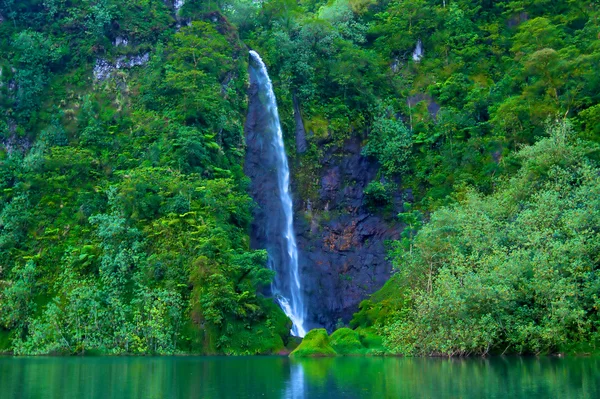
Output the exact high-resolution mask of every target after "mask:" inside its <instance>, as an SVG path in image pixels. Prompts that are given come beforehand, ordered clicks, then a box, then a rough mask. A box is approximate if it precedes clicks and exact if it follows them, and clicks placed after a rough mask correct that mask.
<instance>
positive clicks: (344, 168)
mask: <svg viewBox="0 0 600 399" xmlns="http://www.w3.org/2000/svg"><path fill="white" fill-rule="evenodd" d="M321 162H322V166H323V167H322V170H321V172H322V173H321V180H320V183H321V188H320V190H319V199H318V201H316V203H310V204H309V203H308V202H307V201H305V202H300V201H297V202H296V208H297V209H296V218H295V224H296V236H297V240H298V247H299V249H300V254H299V257H300V270H301V272H302V278H303V283H304V290H305V292H306V298H307V299H308V305H307V308H308V316H307V322H308V325H307V326H308V327H311V328H313V327H317V326H322V327H325V328H327V329H328V330H330V331H331V330H333V329H334V328H335V325H336V323H337V321H338V320H339V319H341V320H342V321H343V322H344V323H348V322H349V321H350V319H351V318H352V315H353V314H354V313H355V312H356V311H357V310H358V304H359V303H360V302H361V301H362V300H363V299H365V298H366V297H367V296H368V295H369V294H371V293H373V292H374V291H376V290H377V289H379V288H381V286H382V285H383V284H384V283H385V281H386V280H387V279H388V278H389V276H390V272H391V264H390V263H389V262H388V261H387V260H386V249H385V246H384V242H385V241H386V240H390V239H397V238H398V237H399V233H400V226H399V225H398V223H396V222H395V221H393V220H386V218H384V217H383V216H382V215H380V214H378V213H379V212H377V210H376V209H375V210H374V209H369V208H368V207H367V204H366V198H365V195H364V193H363V190H364V188H365V187H366V185H367V184H368V183H369V182H370V181H371V180H373V179H374V178H375V177H376V175H377V170H378V168H379V167H378V165H377V164H376V163H375V162H374V161H372V160H370V159H368V158H366V157H364V156H362V155H361V146H360V139H359V138H353V139H350V140H348V141H347V142H346V143H345V144H344V146H343V147H341V148H331V149H330V150H329V151H328V152H327V153H326V155H325V157H324V159H322V160H321ZM395 202H396V206H397V207H398V208H399V203H400V202H401V201H400V198H397V199H396V201H395ZM399 210H400V209H398V210H397V211H394V212H392V214H394V215H395V214H396V213H398V211H399Z"/></svg>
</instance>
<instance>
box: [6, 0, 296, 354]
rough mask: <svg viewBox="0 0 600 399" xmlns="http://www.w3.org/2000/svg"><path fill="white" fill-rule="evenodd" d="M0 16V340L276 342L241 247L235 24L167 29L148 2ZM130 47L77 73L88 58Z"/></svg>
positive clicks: (31, 9)
mask: <svg viewBox="0 0 600 399" xmlns="http://www.w3.org/2000/svg"><path fill="white" fill-rule="evenodd" d="M192 3H193V2H192ZM192 3H190V4H186V7H185V10H182V12H183V11H185V12H189V13H191V14H194V12H195V10H194V7H196V6H194V4H192ZM196 11H198V10H196ZM0 13H1V14H2V16H4V17H7V16H8V17H9V18H11V19H12V20H13V22H12V23H10V24H6V23H0V30H2V32H3V34H2V35H0V37H2V39H0V49H2V50H6V51H3V52H2V55H1V56H0V68H1V71H2V72H1V75H0V104H2V112H1V113H0V133H1V135H2V145H3V151H2V152H1V153H0V186H1V190H2V191H1V192H0V194H1V196H2V207H0V259H1V264H2V269H0V334H1V337H2V351H4V350H6V349H9V348H8V347H10V350H12V351H13V352H14V353H16V354H23V355H28V354H50V353H56V354H85V353H105V354H124V353H135V354H150V353H154V354H174V353H180V352H184V351H187V352H196V353H226V354H256V353H274V352H278V351H280V350H282V349H283V348H284V346H285V343H286V342H287V339H288V336H289V329H290V324H289V323H290V322H289V320H288V319H287V317H285V315H284V314H283V312H282V311H281V310H280V309H279V308H278V307H277V306H276V305H275V304H274V303H273V301H272V300H271V299H269V298H265V297H263V295H262V294H261V292H262V291H263V288H264V287H265V286H268V285H269V284H270V282H271V279H272V277H273V272H272V271H270V270H269V269H267V268H266V254H265V252H264V251H253V250H250V248H249V238H248V227H249V224H250V221H251V210H252V206H253V204H252V201H251V199H250V197H249V196H248V195H247V192H246V188H247V181H246V178H245V177H244V176H243V173H242V167H241V163H242V162H241V161H242V158H243V129H242V126H243V121H244V118H245V112H246V106H245V89H246V88H245V84H246V78H245V75H246V73H245V64H244V62H243V60H242V59H241V58H240V56H239V52H240V49H241V46H240V43H239V40H238V38H237V36H236V33H235V28H234V27H233V26H231V25H229V24H228V23H227V22H226V21H225V20H224V19H221V18H217V22H216V23H215V22H213V20H212V18H208V17H207V18H206V21H205V20H204V16H203V14H202V13H199V14H198V15H200V18H197V19H199V20H194V21H192V23H191V24H190V25H189V26H184V27H183V28H181V29H180V30H178V31H176V30H175V26H174V25H175V20H174V18H173V15H171V9H170V8H169V7H167V6H166V5H165V4H164V3H163V2H155V1H152V2H148V1H133V2H125V3H123V2H117V1H113V0H102V1H83V2H79V3H78V4H70V3H65V2H63V1H54V0H47V1H44V2H32V1H24V2H18V3H17V2H0ZM4 33H7V35H6V36H5V35H4ZM117 37H119V38H121V39H123V38H124V39H127V41H128V44H127V45H126V46H123V45H121V46H117V45H116V42H115V41H114V40H115V39H116V38H117ZM9 49H10V51H9ZM145 52H148V53H150V54H151V57H150V61H149V62H148V63H147V64H146V65H144V66H142V67H136V68H121V69H118V70H115V71H113V73H112V74H111V76H110V77H109V78H108V79H106V80H103V81H97V80H94V82H93V84H92V76H93V73H92V69H93V67H94V65H95V64H96V60H97V59H98V58H103V59H105V60H107V62H113V63H116V62H118V61H119V60H120V58H119V57H126V58H129V57H132V56H135V55H139V54H143V53H145ZM121 60H122V59H121ZM8 339H10V344H9V345H5V340H8Z"/></svg>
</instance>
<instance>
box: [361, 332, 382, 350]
mask: <svg viewBox="0 0 600 399" xmlns="http://www.w3.org/2000/svg"><path fill="white" fill-rule="evenodd" d="M356 332H357V333H358V336H359V338H360V342H361V344H362V345H363V346H364V347H365V348H367V349H377V350H384V346H383V337H382V336H380V335H378V334H377V333H376V332H375V329H373V328H357V329H356Z"/></svg>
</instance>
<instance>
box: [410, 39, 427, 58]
mask: <svg viewBox="0 0 600 399" xmlns="http://www.w3.org/2000/svg"><path fill="white" fill-rule="evenodd" d="M423 54H424V53H423V42H422V41H421V39H419V40H418V41H417V46H416V47H415V51H413V55H412V58H413V60H414V61H415V62H419V61H421V58H423Z"/></svg>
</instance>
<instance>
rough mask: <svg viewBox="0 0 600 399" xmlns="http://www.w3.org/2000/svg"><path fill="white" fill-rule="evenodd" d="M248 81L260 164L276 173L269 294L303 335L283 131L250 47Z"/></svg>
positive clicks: (269, 86)
mask: <svg viewBox="0 0 600 399" xmlns="http://www.w3.org/2000/svg"><path fill="white" fill-rule="evenodd" d="M249 71H250V81H251V82H252V83H253V84H256V85H257V86H258V90H259V98H260V99H261V103H262V104H263V107H264V111H265V116H266V118H265V120H266V123H265V125H266V126H262V127H263V128H264V131H263V132H261V134H262V135H263V136H264V138H266V139H268V141H267V144H266V145H265V146H264V147H263V148H262V151H264V152H265V154H266V155H267V157H266V158H265V159H266V162H268V164H267V165H264V167H266V168H273V169H274V170H275V172H276V174H277V191H278V192H277V193H276V194H277V195H278V199H279V201H277V202H274V203H272V205H273V209H266V210H265V211H266V212H267V213H268V215H269V219H270V223H272V224H273V225H274V226H275V228H274V229H273V231H272V232H271V234H269V236H268V237H267V243H266V244H267V245H266V246H267V252H268V253H269V267H270V268H271V269H273V270H275V271H276V272H277V274H276V276H275V279H274V281H273V286H272V289H273V294H274V295H275V298H276V299H277V301H278V302H279V305H280V306H281V308H282V309H283V311H284V312H285V314H286V315H287V316H288V317H289V318H290V319H291V320H292V323H293V327H292V331H291V332H292V334H293V335H295V336H299V337H304V335H305V334H306V330H305V329H304V317H305V311H304V301H303V298H302V293H301V282H300V275H299V272H298V249H297V247H296V236H295V233H294V226H293V209H292V197H291V195H290V169H289V166H288V161H287V157H286V154H285V147H284V145H283V134H282V131H281V124H280V123H279V112H278V110H277V100H276V98H275V93H274V92H273V85H272V83H271V80H270V79H269V75H268V73H267V68H266V66H265V64H264V62H263V61H262V59H261V58H260V56H259V55H258V53H256V52H254V51H250V69H249Z"/></svg>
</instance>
